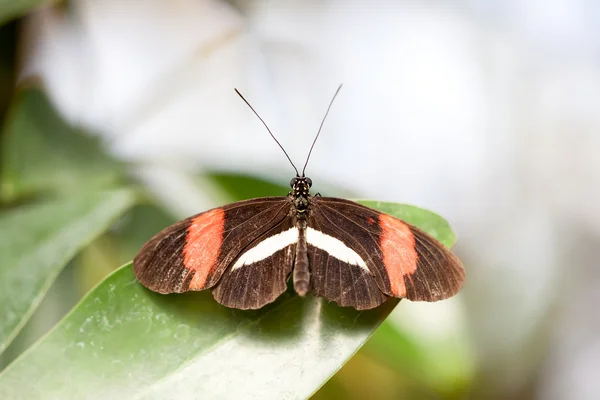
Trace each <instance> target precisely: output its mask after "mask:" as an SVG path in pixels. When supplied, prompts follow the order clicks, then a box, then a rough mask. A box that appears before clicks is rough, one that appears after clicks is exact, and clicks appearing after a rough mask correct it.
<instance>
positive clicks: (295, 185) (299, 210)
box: [290, 176, 312, 219]
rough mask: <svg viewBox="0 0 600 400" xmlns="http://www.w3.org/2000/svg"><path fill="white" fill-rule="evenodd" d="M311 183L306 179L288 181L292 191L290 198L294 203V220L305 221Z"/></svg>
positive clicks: (298, 178) (296, 178)
mask: <svg viewBox="0 0 600 400" xmlns="http://www.w3.org/2000/svg"><path fill="white" fill-rule="evenodd" d="M311 185H312V181H311V179H310V178H307V177H298V176H297V177H295V178H293V179H292V180H291V181H290V186H291V187H292V191H291V192H290V196H291V197H292V201H293V203H294V209H295V211H296V218H298V219H306V217H307V214H308V210H309V206H310V193H309V191H310V186H311Z"/></svg>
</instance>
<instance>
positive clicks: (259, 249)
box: [231, 227, 298, 271]
mask: <svg viewBox="0 0 600 400" xmlns="http://www.w3.org/2000/svg"><path fill="white" fill-rule="evenodd" d="M297 241H298V228H296V227H294V228H290V229H288V230H287V231H283V232H280V233H278V234H276V235H273V236H270V237H268V238H266V239H265V240H263V241H262V242H260V243H259V244H257V245H256V246H254V247H253V248H251V249H250V250H248V251H246V252H245V253H244V254H242V255H241V256H240V258H238V259H237V261H236V262H235V264H233V267H232V268H231V270H232V271H235V270H236V269H238V268H241V267H243V266H244V265H250V264H254V263H255V262H258V261H261V260H264V259H265V258H267V257H269V256H272V255H273V254H275V253H277V252H278V251H279V250H282V249H285V248H286V247H288V246H289V245H291V244H293V243H296V242H297Z"/></svg>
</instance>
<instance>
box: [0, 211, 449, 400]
mask: <svg viewBox="0 0 600 400" xmlns="http://www.w3.org/2000/svg"><path fill="white" fill-rule="evenodd" d="M386 206H388V207H390V209H391V208H393V207H392V206H391V205H390V204H387V205H386ZM403 207H404V206H402V205H396V206H395V209H394V210H391V211H393V212H394V213H397V212H400V211H399V210H400V209H402V208H403ZM422 212H423V211H422V210H419V209H417V208H413V207H411V208H410V212H404V213H403V212H400V213H402V214H403V215H404V216H405V219H406V220H408V221H409V222H413V221H415V220H419V219H420V218H422V217H421V216H420V214H421V213H422ZM427 215H428V216H429V218H433V219H440V220H441V217H439V216H437V215H435V214H431V213H429V212H427ZM437 225H441V224H440V223H438V224H437ZM437 237H438V239H440V240H443V241H444V242H449V241H451V240H452V237H453V235H452V232H451V231H450V230H449V229H447V230H444V229H442V228H440V229H439V230H438V231H437ZM395 304H396V301H395V300H391V301H388V302H387V303H386V304H384V305H382V306H381V307H378V308H376V309H374V310H369V311H356V310H354V309H350V308H342V307H338V306H337V305H335V304H334V303H328V302H326V301H325V300H323V299H318V298H314V297H312V296H307V297H305V298H301V297H298V296H296V295H295V294H294V293H293V292H292V291H288V292H286V293H285V294H284V295H282V296H281V297H280V298H279V299H278V300H277V301H276V302H275V303H273V304H270V305H268V306H266V307H264V308H262V309H260V310H256V311H240V310H232V309H228V308H225V307H223V306H221V305H219V304H218V303H216V302H215V301H214V300H213V298H212V296H211V294H210V293H209V292H201V293H186V294H183V295H168V296H164V295H159V294H156V293H153V292H151V291H149V290H147V289H145V288H144V287H142V286H141V285H140V284H139V283H138V282H137V280H136V279H135V277H134V275H133V271H132V268H131V265H126V266H124V267H123V268H121V269H120V270H118V271H116V272H115V273H114V274H112V275H110V276H109V277H108V278H107V279H106V280H105V281H104V282H102V283H101V284H100V285H99V286H98V287H96V288H95V289H94V290H92V291H91V292H90V293H89V294H88V295H87V296H86V298H84V300H83V301H82V302H81V303H80V304H79V305H78V306H76V307H75V308H74V310H73V311H72V312H71V313H70V314H69V315H68V316H67V317H66V318H65V319H64V320H63V321H62V322H61V323H60V324H59V325H58V326H57V327H56V328H55V329H54V330H53V331H52V332H50V333H49V334H48V335H47V336H46V337H45V338H43V339H42V340H41V341H40V342H38V343H37V344H36V345H35V346H33V347H32V348H31V349H30V350H29V351H28V352H26V353H25V354H24V355H23V356H22V357H21V358H19V359H17V360H16V361H15V362H14V363H13V364H12V365H10V366H9V367H8V368H7V369H6V370H5V371H4V373H3V374H2V375H0V398H11V399H19V398H23V399H36V398H40V399H41V398H43V399H48V398H65V397H68V398H78V399H100V398H102V399H104V398H138V399H142V398H143V399H164V398H177V399H179V400H182V399H192V398H193V399H195V398H211V399H213V398H257V399H281V398H307V397H309V396H310V395H311V394H312V393H314V392H315V391H316V390H317V389H318V388H319V387H320V386H321V385H323V383H325V382H326V381H327V380H328V379H329V378H330V377H331V376H332V375H333V374H334V373H335V372H336V371H337V370H338V369H339V368H340V367H341V366H342V365H343V364H344V363H345V362H346V361H347V360H348V359H349V358H350V357H351V356H352V355H353V354H354V353H355V352H356V351H357V349H358V348H359V347H360V346H361V345H362V344H363V343H364V342H365V341H366V340H367V339H368V338H369V336H370V335H371V334H372V333H373V332H374V330H375V329H376V328H377V327H378V326H379V325H380V324H381V322H382V321H383V320H384V319H385V317H386V316H387V315H388V314H389V312H390V311H391V309H392V308H393V307H394V305H395ZM32 381H35V385H32V384H30V383H31V382H32Z"/></svg>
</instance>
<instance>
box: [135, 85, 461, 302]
mask: <svg viewBox="0 0 600 400" xmlns="http://www.w3.org/2000/svg"><path fill="white" fill-rule="evenodd" d="M340 89H341V85H340V87H338V89H337V91H336V92H335V95H334V96H333V98H332V100H331V102H330V103H329V107H328V108H327V112H326V113H325V117H324V118H323V120H322V122H321V125H320V127H319V131H318V133H317V135H316V137H315V139H314V141H313V143H312V146H311V148H310V151H309V154H308V157H307V159H306V163H305V164H304V168H303V169H302V174H300V173H299V172H298V169H297V168H296V167H295V165H294V164H293V162H292V161H291V159H290V157H289V156H288V154H287V153H286V152H285V149H284V148H283V147H282V146H281V144H280V143H279V141H277V139H276V138H275V136H274V135H273V133H272V132H271V131H270V129H269V127H268V126H267V124H266V123H265V122H264V121H263V119H262V118H261V117H260V116H259V115H258V113H257V112H256V111H255V110H254V108H253V107H252V106H251V105H250V104H249V103H248V101H247V100H246V99H245V98H244V97H243V96H242V95H241V93H239V91H237V89H236V90H235V91H236V93H237V94H238V95H239V96H240V97H241V98H242V100H244V101H245V102H246V104H247V105H248V106H249V107H250V109H251V110H252V111H253V112H254V113H255V114H256V116H257V117H258V118H259V119H260V120H261V122H262V123H263V124H264V126H265V127H266V128H267V130H268V131H269V134H270V135H271V136H272V137H273V139H274V140H275V142H277V144H278V145H279V147H280V148H281V149H282V150H283V152H284V153H285V155H286V157H287V158H288V160H289V161H290V163H291V164H292V166H293V167H294V169H295V171H296V175H295V177H294V178H293V179H292V180H291V181H290V187H291V190H290V192H289V193H288V194H287V196H281V197H264V198H256V199H250V200H244V201H239V202H235V203H231V204H227V205H225V206H223V207H218V208H214V209H212V210H209V211H205V212H203V213H200V214H197V215H194V216H191V217H189V218H187V219H184V220H183V221H180V222H177V223H175V224H174V225H171V226H169V227H167V228H165V229H164V230H162V231H161V232H159V233H158V234H156V235H155V236H154V237H153V238H151V239H150V240H149V241H148V242H147V243H146V244H144V245H143V246H142V248H141V249H140V251H139V253H138V254H137V256H136V257H135V259H134V261H133V268H134V272H135V275H136V277H137V279H138V280H139V281H140V282H141V283H142V284H143V285H144V286H145V287H147V288H148V289H150V290H152V291H155V292H158V293H163V294H167V293H182V292H186V291H190V290H194V291H196V290H205V289H211V290H212V294H213V296H214V298H215V299H216V301H218V302H219V303H221V304H222V305H224V306H227V307H231V308H238V309H258V308H261V307H263V306H264V305H266V304H269V303H271V302H273V301H275V300H276V299H277V298H278V297H279V296H280V295H281V294H282V293H283V292H284V291H285V290H286V289H287V281H288V280H289V278H290V276H291V277H292V281H293V287H294V290H295V292H296V293H297V294H298V295H300V296H305V295H306V294H307V293H312V294H314V295H316V296H321V297H324V298H325V299H327V300H329V301H333V302H336V303H337V304H338V305H340V306H344V307H354V308H355V309H358V310H366V309H371V308H374V307H377V306H379V305H380V304H382V303H383V302H385V301H386V300H387V299H388V298H390V297H397V298H407V299H409V300H422V301H437V300H443V299H446V298H448V297H451V296H453V295H454V294H456V293H457V292H458V291H459V290H460V289H461V287H462V285H463V283H464V280H465V271H464V268H463V266H462V264H461V262H460V261H459V259H458V258H457V257H456V256H455V255H454V254H453V253H452V252H451V251H450V250H448V249H447V248H446V247H444V246H443V245H442V244H441V243H440V242H438V241H437V240H436V239H434V238H433V237H431V236H430V235H429V234H427V233H425V232H424V231H422V230H421V229H419V228H417V227H415V226H413V225H411V224H409V223H407V222H404V221H402V220H400V219H397V218H395V217H393V216H391V215H388V214H385V213H382V212H380V211H377V210H375V209H372V208H369V207H366V206H363V205H361V204H359V203H356V202H353V201H350V200H345V199H341V198H334V197H323V196H321V195H320V194H316V195H311V193H310V189H311V186H312V180H311V179H310V178H309V177H307V176H305V170H306V166H307V164H308V160H309V159H310V154H311V153H312V150H313V147H314V145H315V143H316V141H317V138H318V137H319V134H320V132H321V128H322V127H323V123H324V121H325V119H326V117H327V115H328V113H329V110H330V109H331V105H332V104H333V100H334V99H335V97H336V96H337V94H338V92H339V90H340Z"/></svg>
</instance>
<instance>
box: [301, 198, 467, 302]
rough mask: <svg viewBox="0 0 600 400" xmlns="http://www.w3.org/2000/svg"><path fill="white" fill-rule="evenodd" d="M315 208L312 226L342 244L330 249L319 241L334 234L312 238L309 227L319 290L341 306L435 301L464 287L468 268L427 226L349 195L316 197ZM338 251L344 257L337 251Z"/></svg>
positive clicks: (311, 257)
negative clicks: (394, 299) (395, 299)
mask: <svg viewBox="0 0 600 400" xmlns="http://www.w3.org/2000/svg"><path fill="white" fill-rule="evenodd" d="M311 210H312V213H311V217H310V218H309V222H308V225H309V228H312V229H314V230H315V231H318V232H320V233H322V234H323V235H326V236H328V237H330V238H335V239H337V240H339V241H340V242H341V244H343V246H341V245H339V244H338V245H337V247H336V246H334V245H333V244H330V245H329V246H330V247H331V250H332V251H326V250H327V249H326V246H321V245H320V242H319V241H323V243H328V242H327V241H326V240H325V239H327V240H329V242H332V241H331V239H329V238H327V237H325V239H323V236H319V237H318V238H316V239H313V240H311V239H310V234H311V231H310V230H309V232H308V234H309V240H308V242H309V261H310V266H311V288H312V290H313V291H314V292H315V294H317V295H319V296H323V297H325V298H327V299H329V300H332V301H335V302H337V303H338V304H340V305H342V306H352V307H355V308H357V309H369V308H373V307H376V306H378V305H379V304H381V303H382V302H383V301H385V299H386V296H392V297H401V298H408V299H410V300H425V301H436V300H442V299H446V298H448V297H450V296H452V295H454V294H456V293H457V292H458V291H459V290H460V288H461V287H462V284H463V282H464V277H465V273H464V269H463V267H462V264H461V263H460V261H459V260H458V258H456V256H454V255H453V254H452V253H451V252H450V250H448V249H447V248H445V247H444V246H443V245H442V244H441V243H439V242H438V241H437V240H435V239H434V238H432V237H431V236H429V235H428V234H427V233H425V232H423V231H422V230H420V229H418V228H416V227H414V226H412V225H410V224H408V223H406V222H403V221H401V220H399V219H397V218H395V217H392V216H390V215H388V214H384V213H381V212H379V211H377V210H373V209H371V208H368V207H365V206H363V205H360V204H358V203H355V202H352V201H349V200H344V199H337V198H331V197H314V198H312V202H311ZM313 235H315V236H317V235H318V234H316V233H314V232H313ZM311 241H312V242H313V244H314V245H311ZM344 246H345V247H344ZM340 249H341V250H340ZM333 251H341V254H342V256H341V257H340V256H338V257H334V256H332V253H333ZM352 253H355V254H356V256H354V255H353V254H352ZM340 258H342V260H340Z"/></svg>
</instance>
